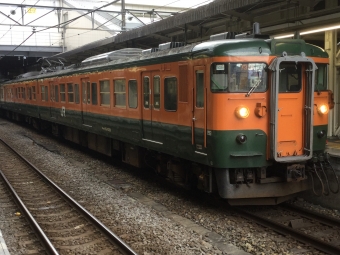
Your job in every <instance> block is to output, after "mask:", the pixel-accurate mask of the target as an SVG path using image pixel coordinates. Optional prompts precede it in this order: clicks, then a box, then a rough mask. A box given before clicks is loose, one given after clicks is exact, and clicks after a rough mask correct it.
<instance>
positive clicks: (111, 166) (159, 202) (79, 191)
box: [0, 120, 338, 255]
mask: <svg viewBox="0 0 340 255" xmlns="http://www.w3.org/2000/svg"><path fill="white" fill-rule="evenodd" d="M0 137H1V138H3V139H4V140H5V141H7V142H8V143H10V144H11V145H13V146H14V147H15V148H16V149H17V150H18V151H19V152H20V153H21V154H22V155H23V156H25V157H26V158H29V159H30V161H31V162H32V163H33V164H34V165H36V166H37V167H38V168H40V169H41V170H42V171H43V172H45V173H46V175H47V176H49V178H50V179H52V180H53V181H54V182H55V183H56V184H57V185H59V186H60V187H61V188H62V189H64V190H65V191H66V192H68V193H69V194H70V195H71V196H72V197H73V198H74V199H76V200H77V201H78V202H79V203H80V204H81V205H83V206H84V207H85V208H86V209H87V210H88V211H90V212H91V213H92V214H94V215H95V216H96V217H97V218H98V219H99V220H100V221H101V222H103V223H104V224H105V225H107V226H108V227H109V228H110V229H111V230H112V231H113V232H114V233H116V234H117V235H118V236H119V237H120V238H121V239H123V240H124V241H125V242H126V243H127V244H128V245H130V246H131V247H132V248H133V249H134V250H135V251H136V252H137V253H138V254H143V255H149V254H150V255H151V254H297V253H303V254H323V253H322V252H318V251H316V250H314V249H313V248H310V247H309V246H307V245H304V244H301V243H298V242H296V241H295V240H293V239H292V238H290V237H284V236H282V235H280V234H277V233H275V232H274V231H272V230H268V229H266V228H263V227H261V226H258V225H257V224H254V223H252V222H250V221H247V220H246V219H243V218H241V217H239V216H238V215H237V214H236V213H235V212H234V211H233V210H229V209H228V206H224V205H222V206H221V204H222V203H221V201H219V200H218V199H215V198H214V197H213V196H211V195H205V194H201V193H200V194H197V193H195V194H193V193H191V192H188V191H186V190H184V189H183V188H182V187H178V186H175V185H174V184H171V183H168V182H166V181H164V180H162V179H160V178H159V177H158V176H156V175H154V174H153V173H152V172H151V171H149V170H144V169H136V168H133V167H129V166H126V165H124V164H122V163H120V162H118V161H116V160H109V159H108V158H107V157H101V156H99V155H98V154H97V153H94V152H89V151H88V152H84V151H80V150H78V149H77V148H75V147H74V146H70V145H69V144H68V143H64V142H60V141H58V140H56V139H53V138H51V137H48V136H44V135H43V134H41V133H39V132H36V131H34V130H31V129H26V128H24V127H21V126H18V125H17V124H15V123H12V122H8V121H7V120H0ZM216 201H217V202H216ZM294 203H296V204H302V205H304V206H306V207H312V208H319V207H318V206H314V205H313V204H309V203H308V202H307V201H305V200H302V199H297V200H295V201H294ZM322 210H324V211H327V213H330V214H332V213H333V214H334V213H335V214H337V215H338V212H334V211H333V210H328V209H325V208H322ZM0 229H1V231H2V232H3V235H4V237H5V240H6V243H7V245H8V247H9V248H11V247H12V246H14V244H15V243H16V242H17V240H16V238H15V236H13V234H11V235H8V233H7V230H6V228H5V226H4V225H3V224H2V222H0ZM10 251H11V250H10Z"/></svg>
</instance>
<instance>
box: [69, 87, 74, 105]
mask: <svg viewBox="0 0 340 255" xmlns="http://www.w3.org/2000/svg"><path fill="white" fill-rule="evenodd" d="M67 97H68V102H69V103H74V91H73V83H67Z"/></svg>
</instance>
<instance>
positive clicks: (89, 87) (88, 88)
mask: <svg viewBox="0 0 340 255" xmlns="http://www.w3.org/2000/svg"><path fill="white" fill-rule="evenodd" d="M86 97H87V104H90V103H91V83H90V82H89V81H88V82H86Z"/></svg>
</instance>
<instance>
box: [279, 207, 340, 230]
mask: <svg viewBox="0 0 340 255" xmlns="http://www.w3.org/2000/svg"><path fill="white" fill-rule="evenodd" d="M279 206H281V207H283V208H287V209H289V210H291V211H294V212H296V213H299V214H302V215H303V216H304V217H306V218H309V219H313V220H316V221H319V222H321V223H323V224H325V225H328V226H336V227H339V228H340V220H339V219H336V218H334V217H330V216H327V215H323V214H321V213H318V212H313V211H310V210H308V209H304V208H301V207H298V206H295V205H292V204H281V205H279Z"/></svg>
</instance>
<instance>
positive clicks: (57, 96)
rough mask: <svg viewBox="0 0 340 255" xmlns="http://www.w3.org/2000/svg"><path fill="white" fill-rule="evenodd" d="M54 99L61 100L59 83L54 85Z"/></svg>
mask: <svg viewBox="0 0 340 255" xmlns="http://www.w3.org/2000/svg"><path fill="white" fill-rule="evenodd" d="M54 101H55V102H59V92H58V85H54Z"/></svg>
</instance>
